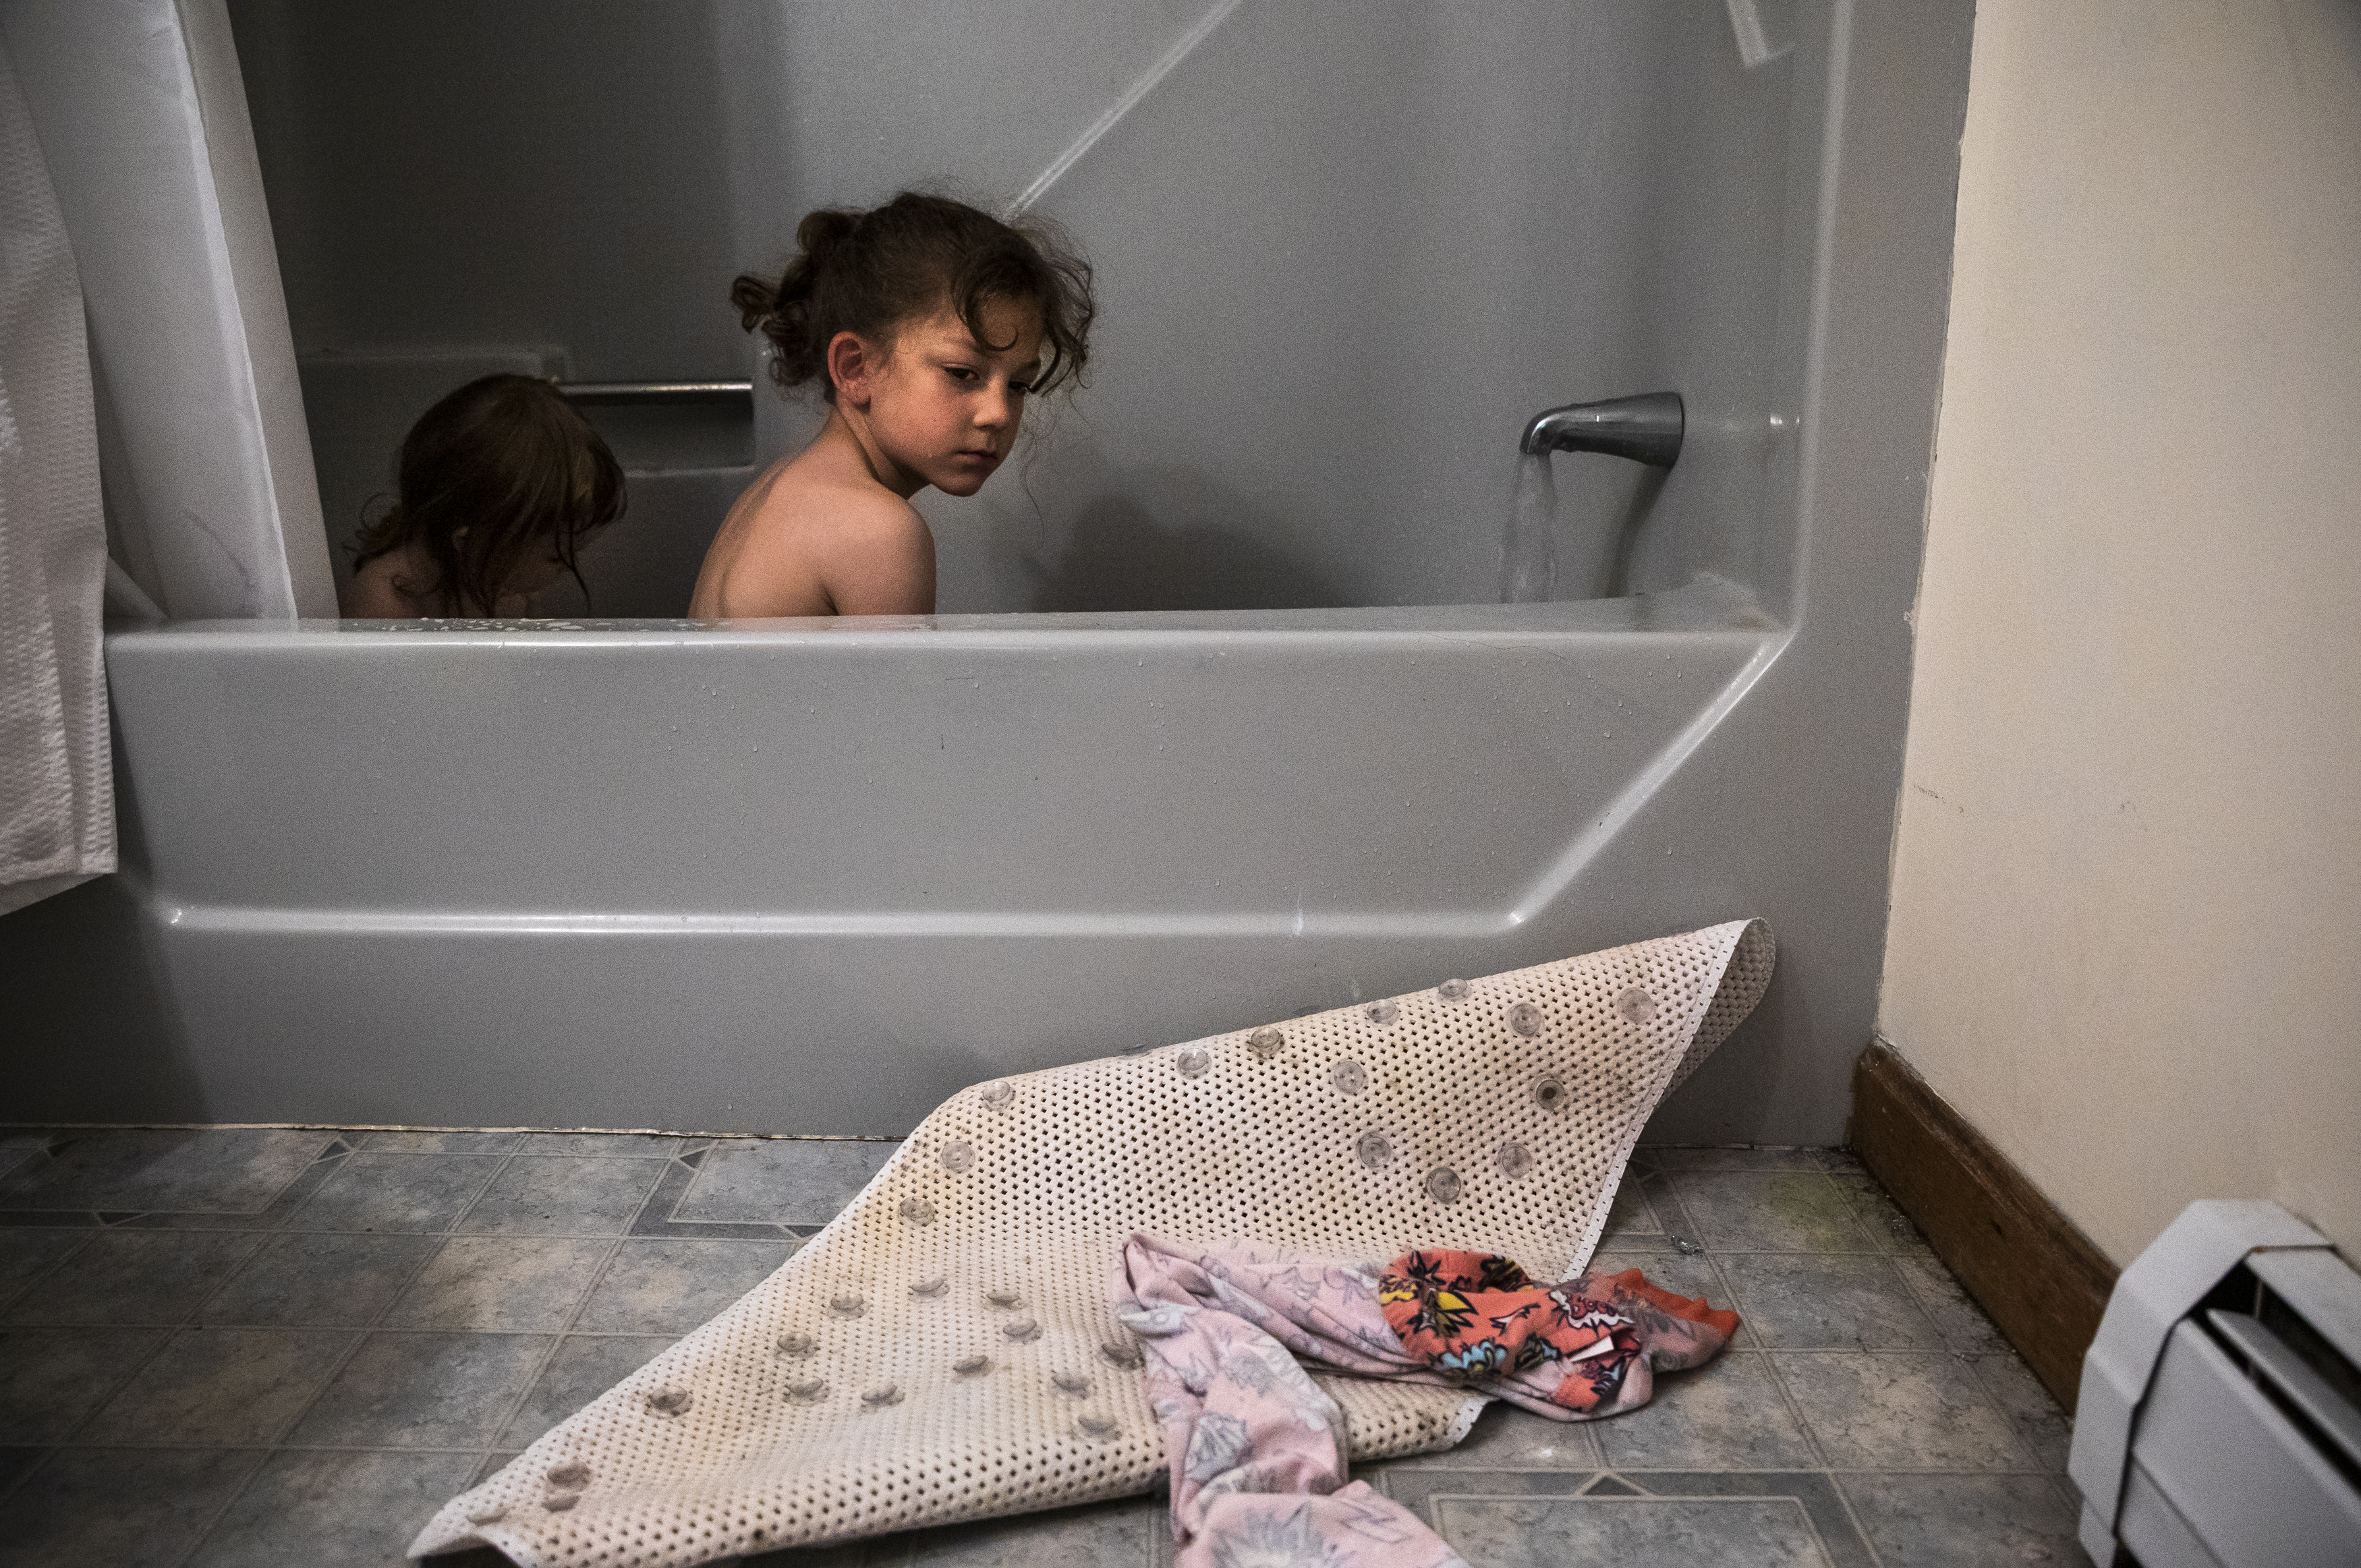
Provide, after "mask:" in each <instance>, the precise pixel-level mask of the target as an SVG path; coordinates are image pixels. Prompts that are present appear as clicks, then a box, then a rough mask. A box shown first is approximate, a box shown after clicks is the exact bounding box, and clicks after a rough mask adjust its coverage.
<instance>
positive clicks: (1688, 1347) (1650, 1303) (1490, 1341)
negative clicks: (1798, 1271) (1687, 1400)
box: [1378, 1251, 1738, 1419]
mask: <svg viewBox="0 0 2361 1568" xmlns="http://www.w3.org/2000/svg"><path fill="white" fill-rule="evenodd" d="M1378 1306H1379V1308H1380V1309H1381V1310H1383V1311H1384V1313H1385V1317H1386V1322H1387V1324H1388V1326H1389V1327H1390V1328H1391V1329H1392V1330H1393V1332H1394V1334H1395V1336H1396V1337H1397V1338H1398V1339H1399V1340H1400V1343H1401V1346H1402V1348H1403V1349H1404V1350H1405V1351H1407V1352H1408V1353H1409V1354H1411V1356H1412V1357H1414V1358H1415V1359H1417V1360H1419V1361H1422V1362H1423V1363H1425V1364H1426V1365H1429V1366H1432V1367H1433V1368H1435V1369H1436V1370H1437V1371H1438V1372H1441V1373H1442V1374H1443V1375H1444V1376H1450V1377H1457V1378H1466V1380H1468V1381H1469V1382H1470V1383H1471V1384H1476V1385H1478V1386H1481V1387H1484V1388H1485V1390H1486V1391H1487V1392H1497V1393H1499V1394H1500V1395H1502V1396H1503V1397H1505V1398H1514V1399H1515V1401H1516V1402H1517V1403H1518V1404H1520V1405H1522V1406H1524V1407H1525V1408H1526V1409H1534V1410H1540V1411H1541V1412H1542V1413H1543V1414H1544V1415H1554V1416H1559V1417H1560V1419H1565V1418H1566V1417H1567V1416H1571V1417H1574V1418H1583V1417H1597V1416H1611V1415H1614V1414H1616V1413H1618V1412H1619V1411H1622V1410H1633V1409H1639V1408H1640V1407H1641V1406H1642V1405H1644V1404H1646V1403H1647V1402H1648V1400H1649V1398H1650V1397H1651V1396H1652V1395H1653V1393H1654V1391H1655V1380H1654V1376H1653V1375H1654V1372H1655V1371H1656V1370H1657V1369H1662V1370H1664V1371H1668V1372H1670V1371H1678V1370H1680V1369H1681V1368H1683V1367H1688V1366H1696V1365H1700V1364H1702V1363H1704V1362H1707V1361H1709V1360H1711V1359H1712V1358H1713V1356H1714V1355H1715V1354H1717V1353H1718V1352H1719V1350H1720V1349H1721V1347H1722V1346H1723V1345H1725V1344H1727V1343H1730V1335H1732V1334H1734V1333H1736V1332H1738V1314H1737V1313H1735V1312H1718V1311H1715V1310H1712V1309H1711V1308H1709V1307H1708V1306H1707V1305H1706V1303H1705V1302H1704V1301H1703V1300H1702V1299H1698V1300H1691V1299H1688V1298H1687V1297H1686V1296H1675V1295H1674V1294H1673V1293H1672V1292H1671V1291H1669V1290H1661V1289H1658V1288H1656V1287H1655V1286H1653V1285H1651V1284H1649V1283H1648V1281H1647V1279H1646V1277H1644V1276H1642V1274H1641V1272H1640V1271H1639V1270H1638V1269H1636V1268H1630V1269H1625V1270H1624V1271H1623V1272H1622V1273H1620V1274H1608V1275H1596V1276H1586V1277H1582V1278H1579V1279H1573V1280H1569V1281H1567V1282H1566V1283H1565V1284H1564V1285H1542V1284H1539V1283H1537V1282H1535V1281H1534V1280H1533V1279H1532V1278H1530V1277H1527V1275H1526V1273H1525V1271H1524V1270H1523V1269H1522V1268H1520V1267H1519V1266H1517V1265H1516V1263H1515V1262H1514V1261H1513V1260H1511V1259H1509V1258H1505V1257H1500V1256H1498V1255H1493V1254H1488V1253H1474V1252H1423V1251H1422V1252H1413V1253H1406V1254H1404V1255H1402V1256H1400V1257H1398V1258H1396V1259H1395V1260H1394V1261H1393V1263H1392V1264H1391V1265H1390V1266H1389V1267H1388V1268H1387V1269H1386V1272H1385V1275H1384V1277H1381V1278H1380V1279H1379V1280H1378ZM1550 1407H1556V1409H1551V1408H1550Z"/></svg>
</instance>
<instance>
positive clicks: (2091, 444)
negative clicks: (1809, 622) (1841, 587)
mask: <svg viewBox="0 0 2361 1568" xmlns="http://www.w3.org/2000/svg"><path fill="white" fill-rule="evenodd" d="M1956 264H1957V271H1956V277H1955V280H1954V282H1953V286H1952V297H1951V322H1950V338H1949V352H1948V358H1947V362H1946V367H1945V376H1944V387H1943V401H1942V412H1941V415H1940V419H1939V422H1938V433H1937V444H1936V461H1935V469H1934V474H1933V479H1932V485H1931V490H1930V497H1929V502H1928V523H1927V555H1926V566H1925V577H1924V580H1923V582H1922V584H1921V587H1920V594H1919V603H1918V609H1917V615H1916V626H1917V634H1918V641H1917V652H1916V666H1915V670H1914V674H1913V684H1912V695H1911V717H1910V739H1909V750H1908V757H1907V761H1906V763H1905V775H1904V784H1903V790H1902V797H1901V806H1900V816H1899V823H1898V828H1897V835H1896V839H1895V844H1894V905H1893V913H1892V922H1891V928H1890V940H1889V945H1888V948H1887V952H1886V959H1885V982H1884V993H1883V1003H1882V1006H1881V1010H1880V1031H1881V1033H1882V1034H1883V1036H1885V1037H1886V1038H1887V1039H1888V1040H1889V1041H1890V1042H1891V1043H1892V1044H1893V1045H1894V1047H1895V1048H1896V1049H1898V1050H1899V1051H1900V1052H1901V1053H1902V1055H1903V1056H1904V1057H1905V1058H1907V1059H1908V1060H1909V1061H1910V1062H1911V1064H1912V1065H1913V1066H1915V1067H1916V1069H1918V1070H1919V1071H1920V1072H1921V1073H1923V1074H1924V1075H1925V1076H1926V1078H1927V1080H1928V1081H1929V1082H1930V1083H1931V1084H1932V1085H1933V1087H1934V1088H1935V1089H1936V1090H1937V1091H1938V1092H1940V1093H1941V1094H1942V1095H1943V1096H1944V1097H1945V1098H1946V1099H1948V1100H1949V1102H1951V1103H1952V1104H1953V1105H1954V1106H1956V1107H1957V1108H1958V1109H1959V1110H1960V1112H1961V1113H1963V1114H1964V1115H1966V1116H1967V1117H1968V1119H1969V1120H1970V1121H1971V1122H1973V1123H1974V1124H1976V1125H1977V1126H1978V1127H1980V1128H1981V1129H1982V1131H1983V1132H1984V1133H1985V1135H1987V1136H1989V1137H1991V1138H1992V1140H1993V1142H1994V1143H1995V1144H1997V1145H1998V1146H2000V1148H2001V1149H2002V1150H2003V1151H2004V1153H2006V1154H2007V1155H2008V1156H2010V1157H2012V1158H2013V1159H2015V1161H2016V1163H2017V1164H2018V1166H2019V1167H2020V1168H2023V1169H2024V1170H2025V1171H2026V1174H2027V1175H2028V1176H2030V1177H2031V1178H2032V1179H2033V1180H2034V1181H2035V1182H2036V1183H2037V1185H2038V1186H2039V1187H2040V1188H2041V1189H2042V1190H2044V1191H2046V1192H2047V1193H2048V1194H2049V1195H2050V1197H2051V1198H2052V1199H2053V1200H2054V1201H2057V1202H2058V1204H2059V1207H2061V1208H2062V1209H2063V1210H2064V1211H2065V1212H2067V1213H2068V1214H2069V1215H2070V1217H2071V1218H2073V1219H2074V1220H2075V1221H2076V1222H2077V1223H2080V1224H2081V1226H2082V1227H2083V1228H2084V1229H2085V1230H2086V1231H2088V1232H2089V1233H2090V1234H2091V1236H2092V1239H2093V1240H2094V1241H2096V1242H2097V1243H2098V1244H2099V1245H2100V1246H2102V1247H2103V1248H2104V1249H2105V1250H2106V1251H2107V1252H2108V1253H2109V1254H2110V1255H2113V1256H2114V1258H2115V1259H2116V1260H2117V1261H2119V1262H2120V1261H2124V1260H2127V1259H2128V1258H2130V1257H2131V1256H2132V1255H2134V1254H2136V1253H2137V1252H2138V1251H2139V1250H2140V1249H2141V1248H2142V1247H2144V1246H2146V1245H2147V1243H2148V1242H2149V1241H2150V1240H2152V1239H2153V1238H2154V1236H2155V1235H2156V1233H2157V1232H2158V1230H2160V1229H2161V1228H2162V1227H2163V1226H2164V1225H2165V1224H2166V1223H2167V1222H2169V1220H2170V1219H2171V1218H2172V1216H2173V1215H2174V1214H2176V1213H2178V1212H2180V1209H2181V1207H2182V1206H2183V1205H2184V1204H2186V1203H2187V1202H2189V1201H2191V1200H2192V1199H2196V1198H2202V1197H2269V1198H2274V1199H2277V1200H2278V1201H2279V1202H2281V1203H2283V1204H2285V1205H2287V1206H2288V1207H2289V1208H2290V1209H2291V1210H2293V1211H2294V1212H2296V1213H2297V1214H2299V1215H2301V1216H2302V1217H2303V1218H2305V1219H2307V1220H2309V1221H2311V1222H2312V1223H2313V1224H2315V1225H2317V1226H2319V1227H2320V1228H2321V1229H2322V1230H2323V1231H2325V1232H2326V1233H2327V1234H2329V1235H2330V1236H2331V1237H2332V1238H2333V1239H2334V1240H2335V1241H2336V1242H2337V1243H2338V1244H2339V1245H2340V1246H2341V1247H2343V1248H2344V1249H2345V1253H2346V1255H2348V1256H2350V1257H2355V1258H2361V955H2356V942H2361V0H2285V3H2284V4H2279V5H2273V4H2271V3H2269V0H2211V3H2209V0H2071V3H2070V4H2059V0H1982V5H1980V6H1979V7H1978V12H1977V16H1976V30H1975V56H1974V67H1973V74H1972V78H1971V89H1970V93H1969V103H1968V123H1967V132H1966V138H1965V142H1964V145H1963V148H1962V159H1961V168H1960V206H1959V237H1958V251H1957V258H1956Z"/></svg>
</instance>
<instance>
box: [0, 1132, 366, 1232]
mask: <svg viewBox="0 0 2361 1568" xmlns="http://www.w3.org/2000/svg"><path fill="white" fill-rule="evenodd" d="M69 1136H70V1139H71V1141H68V1142H64V1143H61V1144H60V1145H58V1146H54V1147H52V1148H51V1150H50V1152H49V1157H48V1159H46V1160H45V1161H43V1162H41V1163H40V1164H38V1165H36V1166H31V1167H28V1168H26V1169H24V1170H20V1171H18V1172H16V1173H15V1175H14V1178H13V1179H11V1180H10V1181H9V1182H8V1184H7V1186H6V1188H5V1190H0V1209H97V1210H110V1211H115V1212H146V1211H148V1210H181V1211H192V1210H193V1211H205V1212H217V1213H239V1214H247V1213H258V1212H260V1211H261V1210H263V1209H264V1208H265V1207H267V1206H268V1205H269V1202H270V1201H271V1200H272V1199H273V1198H275V1197H277V1196H278V1195H279V1193H280V1190H281V1189H283V1188H284V1187H286V1185H287V1184H288V1183H289V1182H291V1181H292V1180H294V1179H295V1178H296V1177H298V1176H300V1175H302V1171H303V1168H304V1167H305V1166H308V1165H310V1164H311V1163H312V1161H313V1158H314V1157H317V1156H318V1155H319V1153H320V1151H322V1150H323V1149H324V1148H326V1147H327V1146H329V1145H330V1144H332V1143H334V1142H335V1140H336V1135H335V1133H324V1132H294V1131H288V1130H285V1129H281V1128H272V1127H229V1128H214V1129H210V1130H207V1131H202V1132H184V1131H176V1132H159V1131H141V1130H115V1131H106V1132H89V1133H79V1134H73V1135H69Z"/></svg>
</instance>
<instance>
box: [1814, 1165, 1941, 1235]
mask: <svg viewBox="0 0 2361 1568" xmlns="http://www.w3.org/2000/svg"><path fill="white" fill-rule="evenodd" d="M1828 1179H1829V1180H1830V1181H1832V1182H1834V1183H1835V1184H1836V1189H1837V1190H1838V1191H1839V1193H1841V1194H1842V1195H1843V1197H1844V1201H1845V1206H1846V1207H1847V1208H1849V1209H1850V1210H1851V1211H1852V1215H1853V1218H1854V1219H1856V1220H1858V1221H1860V1222H1861V1229H1863V1230H1865V1231H1867V1232H1868V1233H1869V1235H1870V1239H1871V1240H1872V1241H1873V1242H1875V1243H1876V1244H1877V1246H1878V1250H1880V1251H1881V1252H1891V1253H1907V1254H1910V1255H1913V1256H1919V1257H1931V1256H1932V1254H1930V1253H1928V1252H1927V1238H1926V1237H1925V1236H1923V1235H1921V1234H1918V1227H1917V1226H1916V1225H1914V1224H1912V1223H1910V1217H1909V1216H1908V1215H1906V1214H1905V1213H1904V1212H1902V1211H1901V1210H1900V1209H1898V1208H1896V1207H1894V1200H1893V1199H1891V1198H1889V1197H1887V1196H1886V1192H1885V1189H1884V1188H1883V1187H1880V1186H1879V1185H1878V1184H1877V1179H1876V1178H1874V1177H1872V1176H1871V1175H1870V1174H1869V1173H1868V1172H1867V1171H1865V1170H1859V1169H1854V1170H1832V1171H1830V1172H1829V1173H1828Z"/></svg>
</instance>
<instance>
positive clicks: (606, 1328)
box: [575, 1241, 795, 1334]
mask: <svg viewBox="0 0 2361 1568" xmlns="http://www.w3.org/2000/svg"><path fill="white" fill-rule="evenodd" d="M793 1251H795V1245H794V1244H793V1243H789V1242H703V1241H627V1242H625V1243H624V1244H623V1245H622V1246H621V1247H620V1249H619V1250H618V1251H617V1252H616V1254H615V1259H614V1261H613V1262H612V1263H609V1265H608V1266H607V1273H606V1276H605V1277H603V1278H601V1279H600V1280H599V1281H598V1288H597V1289H595V1290H593V1291H592V1292H591V1293H590V1299H589V1301H588V1303H586V1304H585V1305H584V1307H583V1309H582V1316H581V1318H580V1320H579V1321H577V1323H576V1324H575V1327H577V1328H578V1329H582V1330H584V1331H586V1332H598V1333H627V1334H685V1333H686V1332H688V1331H689V1330H691V1329H693V1328H696V1327H697V1325H698V1324H700V1323H702V1322H704V1321H706V1320H707V1319H708V1318H710V1317H712V1316H713V1315H714V1314H715V1313H716V1312H719V1311H720V1310H722V1309H723V1308H724V1307H727V1306H729V1305H730V1303H731V1302H733V1301H735V1300H737V1299H738V1298H739V1297H741V1296H743V1295H744V1294H746V1292H747V1291H749V1290H752V1288H754V1287H755V1286H757V1285H759V1284H761V1283H762V1282H763V1280H764V1279H766V1278H768V1277H770V1276H771V1274H772V1272H773V1271H774V1270H775V1269H776V1268H777V1267H778V1266H779V1265H781V1264H782V1263H785V1261H786V1260H787V1255H788V1254H790V1253H792V1252H793Z"/></svg>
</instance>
